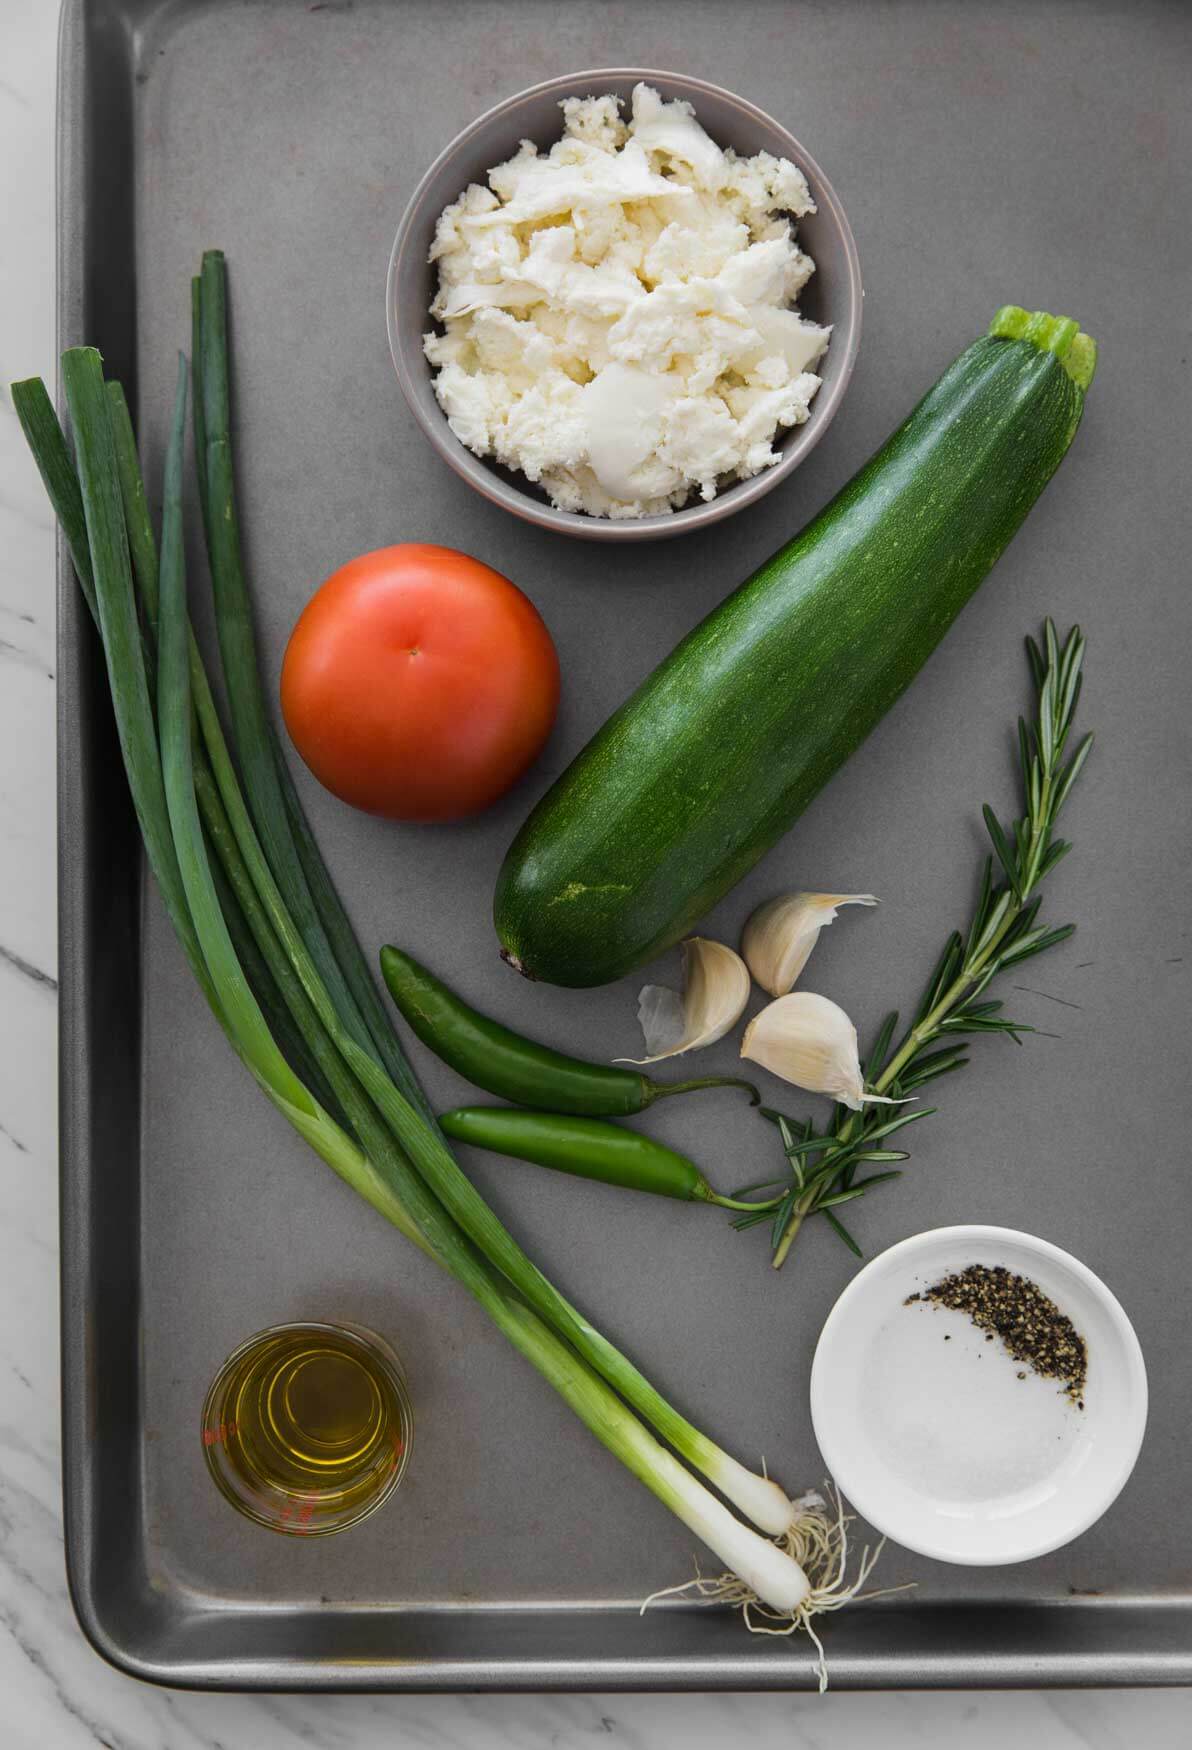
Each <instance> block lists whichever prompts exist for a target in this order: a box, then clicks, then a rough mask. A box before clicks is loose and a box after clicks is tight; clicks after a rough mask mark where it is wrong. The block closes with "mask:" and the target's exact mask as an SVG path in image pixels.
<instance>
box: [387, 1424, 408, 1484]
mask: <svg viewBox="0 0 1192 1750" xmlns="http://www.w3.org/2000/svg"><path fill="white" fill-rule="evenodd" d="M389 1439H390V1441H391V1443H392V1446H393V1457H392V1458H391V1459H390V1460H389V1475H390V1476H392V1475H393V1473H394V1471H395V1470H396V1469H397V1467H398V1465H399V1464H400V1463H401V1455H402V1453H403V1452H404V1451H405V1450H406V1443H405V1441H404V1440H403V1439H402V1437H401V1435H400V1434H391V1435H390V1436H389Z"/></svg>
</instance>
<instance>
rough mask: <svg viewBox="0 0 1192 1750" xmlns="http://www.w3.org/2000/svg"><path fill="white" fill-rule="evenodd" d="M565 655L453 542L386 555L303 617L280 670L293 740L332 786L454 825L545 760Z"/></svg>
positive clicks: (337, 580)
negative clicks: (558, 653) (542, 757)
mask: <svg viewBox="0 0 1192 1750" xmlns="http://www.w3.org/2000/svg"><path fill="white" fill-rule="evenodd" d="M558 703H559V659H558V657H557V656H556V654H555V647H554V644H553V643H552V642H551V636H550V633H549V632H548V631H547V629H546V627H545V625H544V624H543V622H542V619H541V616H540V615H539V613H538V611H537V609H536V608H535V607H534V605H533V603H532V602H530V601H529V600H528V599H527V597H526V596H524V595H523V594H522V592H521V590H520V589H517V588H516V587H515V586H514V585H513V584H512V583H510V581H509V579H508V578H507V577H502V576H501V574H500V572H499V571H493V570H492V569H491V568H490V567H489V566H487V565H482V564H481V563H480V561H479V560H478V559H470V558H469V557H468V555H467V554H466V553H456V552H453V551H452V549H451V548H450V547H428V546H422V545H416V544H413V543H411V544H409V545H406V546H400V547H382V548H380V549H379V550H378V551H377V552H376V553H364V554H362V555H361V557H360V558H359V559H353V560H352V561H351V563H350V564H348V565H345V566H344V567H343V568H342V569H341V570H339V571H336V572H335V573H333V575H332V576H331V577H329V578H328V579H327V581H326V583H325V584H323V586H322V588H321V589H319V590H318V592H317V593H316V594H315V595H314V596H313V597H312V598H311V600H310V601H309V602H308V603H307V605H306V607H305V608H304V609H303V611H302V614H301V617H300V618H299V621H298V624H297V625H296V626H295V627H294V631H293V633H292V635H291V638H290V642H289V645H288V646H287V649H286V655H285V661H284V663H283V665H282V673H281V708H282V712H283V714H284V716H285V720H286V727H287V729H288V730H289V732H290V735H291V736H292V738H293V741H294V745H295V747H296V748H297V749H298V752H299V753H300V754H301V755H302V758H303V759H304V760H305V761H306V763H307V765H308V766H309V767H310V769H311V771H312V772H313V773H314V775H315V777H316V778H318V779H319V781H320V783H322V784H325V785H326V786H327V788H328V790H330V791H332V792H333V793H334V794H335V795H336V796H339V797H341V798H342V800H343V801H344V802H350V803H352V805H353V806H354V807H356V808H364V809H367V810H368V812H369V813H370V814H385V815H388V816H390V817H391V818H392V819H394V820H455V819H458V818H459V817H460V816H461V815H465V814H475V813H476V811H477V810H478V809H481V808H486V807H487V806H488V804H489V803H490V802H495V801H496V799H497V797H498V796H500V795H501V794H502V793H503V792H504V791H506V790H507V789H508V788H509V786H510V785H511V784H513V783H514V782H516V780H517V779H518V778H519V777H520V776H521V774H522V773H523V772H524V771H525V769H526V767H527V766H528V765H529V764H530V762H531V761H532V760H533V759H534V758H535V757H536V756H537V754H538V753H539V751H540V749H541V747H542V744H543V742H544V741H545V740H546V738H547V736H548V735H549V734H550V730H551V725H552V724H553V722H554V720H555V711H556V709H557V707H558Z"/></svg>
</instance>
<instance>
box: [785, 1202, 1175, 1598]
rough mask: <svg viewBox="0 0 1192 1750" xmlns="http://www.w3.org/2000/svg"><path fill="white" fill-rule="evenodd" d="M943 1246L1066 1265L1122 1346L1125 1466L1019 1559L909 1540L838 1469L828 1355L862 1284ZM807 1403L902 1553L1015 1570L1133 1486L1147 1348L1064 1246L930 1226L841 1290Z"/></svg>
mask: <svg viewBox="0 0 1192 1750" xmlns="http://www.w3.org/2000/svg"><path fill="white" fill-rule="evenodd" d="M941 1244H943V1245H969V1244H978V1245H982V1246H986V1245H992V1246H997V1245H998V1244H1003V1245H1014V1246H1018V1247H1020V1248H1022V1249H1023V1250H1024V1251H1026V1252H1028V1253H1034V1255H1035V1256H1036V1257H1039V1258H1045V1259H1047V1261H1048V1262H1050V1263H1053V1264H1056V1265H1059V1266H1061V1267H1062V1268H1063V1269H1065V1270H1067V1271H1069V1272H1070V1273H1071V1274H1072V1275H1073V1276H1074V1277H1075V1278H1076V1280H1077V1281H1078V1282H1079V1283H1080V1285H1081V1286H1082V1287H1083V1288H1084V1289H1085V1290H1086V1292H1087V1293H1088V1294H1089V1295H1090V1297H1091V1298H1092V1299H1093V1300H1095V1301H1096V1302H1097V1303H1098V1304H1099V1305H1100V1306H1101V1308H1102V1309H1103V1310H1104V1311H1105V1313H1106V1314H1107V1315H1108V1317H1109V1321H1110V1323H1111V1325H1112V1326H1113V1329H1114V1332H1115V1334H1116V1336H1117V1337H1118V1339H1119V1341H1120V1343H1121V1346H1122V1355H1123V1362H1124V1366H1125V1371H1126V1377H1127V1381H1128V1384H1129V1387H1130V1404H1131V1410H1132V1417H1133V1427H1132V1428H1131V1429H1130V1433H1129V1437H1128V1438H1127V1440H1126V1442H1125V1444H1124V1446H1123V1452H1122V1457H1121V1460H1120V1462H1119V1463H1118V1465H1117V1467H1116V1469H1115V1470H1114V1471H1113V1472H1112V1473H1111V1474H1110V1476H1109V1477H1107V1479H1106V1481H1105V1484H1104V1487H1103V1488H1102V1489H1101V1490H1100V1491H1098V1494H1097V1496H1096V1498H1095V1500H1094V1501H1093V1504H1092V1505H1091V1507H1089V1508H1088V1509H1086V1510H1085V1511H1084V1512H1083V1513H1082V1514H1080V1515H1077V1516H1075V1517H1073V1518H1070V1519H1067V1520H1064V1521H1063V1522H1062V1526H1061V1527H1060V1528H1059V1529H1057V1530H1056V1532H1055V1533H1054V1534H1052V1533H1044V1534H1042V1535H1039V1536H1037V1537H1036V1538H1034V1539H1033V1540H1030V1541H1024V1542H1023V1543H1022V1544H1021V1545H1019V1546H1016V1547H1015V1549H1014V1551H1013V1553H1012V1554H1009V1555H1003V1554H995V1555H983V1554H976V1553H968V1552H964V1551H959V1552H958V1551H957V1550H955V1549H953V1548H950V1547H949V1546H948V1545H947V1544H946V1543H941V1542H937V1541H934V1540H933V1539H932V1538H930V1537H926V1536H923V1537H920V1536H915V1537H904V1536H903V1535H902V1532H901V1531H900V1530H899V1528H898V1527H897V1526H895V1525H891V1524H890V1523H889V1522H888V1521H886V1519H885V1516H884V1515H883V1513H882V1511H881V1502H880V1501H875V1500H874V1499H873V1497H872V1496H870V1495H868V1492H867V1491H866V1490H864V1489H863V1490H862V1491H861V1493H860V1495H858V1494H857V1493H856V1492H855V1491H853V1490H851V1489H850V1488H849V1486H848V1481H847V1479H846V1478H845V1477H844V1476H842V1475H840V1474H839V1473H840V1470H841V1469H843V1470H845V1471H847V1469H848V1464H847V1461H846V1463H845V1464H844V1466H843V1467H839V1466H837V1464H836V1463H835V1459H836V1458H837V1457H838V1456H839V1447H838V1446H837V1444H836V1441H835V1437H834V1434H833V1433H832V1432H828V1431H827V1430H828V1429H829V1427H830V1419H831V1411H830V1409H829V1408H828V1407H827V1393H826V1379H827V1371H828V1360H827V1356H828V1351H829V1349H830V1347H831V1345H832V1342H833V1339H834V1338H835V1337H836V1335H837V1333H838V1332H839V1331H840V1329H841V1326H842V1325H843V1324H844V1323H845V1321H846V1320H847V1319H848V1317H849V1316H850V1314H851V1313H852V1312H853V1311H854V1310H855V1308H856V1305H857V1302H858V1301H859V1300H860V1298H861V1297H862V1296H863V1295H864V1292H865V1289H864V1286H863V1285H864V1284H865V1282H866V1279H867V1278H869V1279H871V1280H872V1278H873V1277H874V1276H875V1275H876V1274H877V1273H878V1270H879V1267H887V1266H888V1265H889V1263H890V1261H891V1260H897V1261H898V1262H900V1263H901V1262H903V1261H905V1260H907V1259H910V1258H913V1257H914V1256H915V1255H916V1254H917V1253H919V1252H923V1251H926V1250H928V1249H929V1248H931V1247H934V1246H939V1245H941ZM809 1399H810V1409H811V1425H812V1430H813V1432H814V1434H815V1438H816V1443H817V1444H818V1446H819V1449H820V1455H821V1457H822V1458H823V1460H824V1463H825V1464H826V1465H827V1466H828V1469H829V1472H830V1474H831V1475H832V1477H833V1479H834V1481H835V1482H836V1483H837V1486H838V1487H839V1488H840V1490H841V1492H842V1494H843V1495H844V1496H845V1497H846V1498H847V1499H848V1500H849V1501H851V1502H852V1504H853V1506H854V1507H855V1508H856V1509H857V1511H858V1512H859V1513H860V1514H861V1515H862V1517H863V1518H865V1519H866V1520H868V1522H869V1523H870V1524H871V1525H873V1526H874V1527H875V1528H876V1529H877V1530H878V1531H880V1532H882V1533H883V1535H884V1536H887V1537H889V1538H890V1539H891V1541H892V1542H894V1543H897V1544H899V1545H901V1547H902V1548H903V1549H908V1550H912V1551H914V1552H915V1553H916V1554H918V1555H923V1556H928V1557H930V1558H931V1559H932V1560H933V1561H938V1562H947V1563H948V1564H949V1565H951V1566H956V1567H972V1568H992V1567H1012V1566H1014V1565H1016V1564H1017V1563H1019V1562H1027V1561H1034V1560H1035V1559H1036V1558H1037V1557H1039V1556H1045V1555H1049V1554H1050V1553H1051V1552H1052V1551H1053V1550H1057V1549H1061V1548H1062V1547H1063V1546H1064V1545H1065V1544H1068V1543H1071V1542H1073V1540H1074V1539H1075V1538H1078V1537H1081V1536H1083V1534H1084V1533H1085V1532H1086V1531H1087V1530H1088V1529H1089V1527H1090V1526H1092V1525H1095V1524H1096V1522H1097V1520H1098V1519H1100V1518H1101V1517H1102V1516H1103V1515H1104V1514H1105V1513H1107V1512H1108V1510H1109V1508H1110V1507H1111V1506H1112V1505H1113V1503H1114V1501H1116V1500H1117V1498H1118V1496H1119V1495H1120V1494H1121V1492H1122V1490H1123V1489H1124V1488H1125V1486H1126V1484H1127V1482H1128V1481H1129V1479H1130V1476H1131V1473H1132V1472H1133V1470H1134V1467H1135V1465H1136V1464H1137V1462H1138V1455H1139V1452H1140V1451H1141V1449H1142V1442H1143V1437H1144V1435H1145V1433H1146V1425H1147V1413H1148V1407H1149V1394H1148V1386H1147V1374H1146V1361H1145V1359H1144V1357H1143V1353H1142V1345H1141V1344H1140V1343H1139V1341H1138V1334H1137V1332H1136V1331H1135V1329H1134V1326H1133V1324H1132V1323H1131V1321H1130V1318H1129V1316H1128V1314H1127V1313H1126V1310H1125V1308H1124V1307H1123V1306H1122V1303H1121V1302H1120V1301H1119V1300H1118V1298H1117V1296H1116V1295H1115V1294H1114V1292H1113V1290H1112V1289H1111V1288H1109V1287H1108V1286H1107V1285H1106V1284H1105V1283H1104V1282H1103V1281H1102V1280H1101V1278H1100V1277H1099V1276H1098V1275H1097V1274H1096V1272H1095V1271H1093V1270H1090V1268H1089V1266H1088V1265H1087V1264H1084V1263H1082V1262H1081V1260H1080V1259H1079V1258H1077V1257H1074V1256H1073V1254H1072V1253H1071V1252H1066V1251H1065V1250H1064V1249H1063V1248H1062V1247H1061V1246H1057V1245H1055V1244H1053V1242H1052V1241H1051V1240H1045V1239H1041V1238H1040V1237H1039V1236H1038V1235H1037V1234H1030V1233H1025V1232H1024V1231H1023V1230H1022V1229H1020V1228H1012V1227H1000V1226H997V1225H994V1224H991V1223H986V1222H973V1223H960V1224H957V1225H953V1226H944V1227H932V1228H925V1229H924V1230H923V1231H922V1232H921V1233H917V1234H911V1235H910V1236H909V1237H908V1238H907V1239H904V1240H898V1241H897V1242H896V1243H895V1244H894V1245H892V1246H887V1247H886V1249H885V1251H883V1252H879V1253H878V1254H877V1256H876V1257H875V1258H870V1259H869V1261H868V1262H867V1263H866V1264H865V1265H864V1266H863V1267H862V1268H861V1269H860V1270H858V1272H857V1274H856V1275H855V1276H854V1277H853V1278H852V1280H851V1281H850V1282H848V1283H847V1284H846V1285H845V1287H844V1288H843V1289H842V1290H841V1293H840V1294H839V1295H838V1297H837V1299H836V1301H835V1302H834V1303H833V1306H832V1309H831V1311H830V1312H829V1314H828V1316H827V1318H826V1319H825V1320H824V1323H823V1327H822V1329H821V1330H820V1334H819V1337H818V1339H817V1341H816V1346H815V1354H814V1356H813V1357H812V1362H811V1381H810V1388H809ZM863 1497H864V1498H863ZM875 1506H876V1507H877V1509H878V1511H877V1514H876V1516H875V1514H874V1513H873V1511H872V1509H873V1508H874V1507H875Z"/></svg>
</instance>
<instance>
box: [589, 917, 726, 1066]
mask: <svg viewBox="0 0 1192 1750" xmlns="http://www.w3.org/2000/svg"><path fill="white" fill-rule="evenodd" d="M682 956H683V985H682V989H681V991H676V990H670V989H668V988H667V986H665V985H661V984H648V985H646V986H645V987H644V989H643V990H642V993H641V995H640V997H639V998H638V1006H637V1014H638V1020H639V1021H640V1022H641V1029H642V1036H643V1039H644V1041H645V1047H646V1053H647V1055H646V1056H645V1057H622V1058H618V1059H617V1060H616V1061H617V1062H618V1063H642V1064H646V1063H661V1061H662V1060H663V1058H665V1057H679V1056H681V1055H682V1054H683V1053H684V1052H685V1051H698V1050H700V1049H701V1047H703V1046H705V1045H714V1044H715V1043H716V1041H717V1040H718V1039H723V1038H724V1035H725V1034H726V1033H727V1032H728V1031H729V1030H730V1028H732V1027H735V1026H736V1024H737V1022H738V1021H739V1020H740V1019H741V1016H742V1015H743V1014H744V1012H745V1005H746V1003H747V1002H748V1001H749V969H748V967H747V966H746V965H745V962H744V961H743V960H742V959H741V956H740V955H739V954H737V953H736V952H735V951H734V950H733V949H732V948H729V947H727V946H726V944H725V943H723V942H713V941H710V940H709V939H708V938H707V937H705V936H692V937H690V938H689V940H688V941H686V942H684V943H683V947H682Z"/></svg>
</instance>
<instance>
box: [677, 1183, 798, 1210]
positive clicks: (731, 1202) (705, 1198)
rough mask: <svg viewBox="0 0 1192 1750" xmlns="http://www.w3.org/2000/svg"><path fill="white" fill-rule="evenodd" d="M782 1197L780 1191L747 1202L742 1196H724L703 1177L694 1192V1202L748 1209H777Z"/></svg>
mask: <svg viewBox="0 0 1192 1750" xmlns="http://www.w3.org/2000/svg"><path fill="white" fill-rule="evenodd" d="M782 1197H783V1193H782V1192H779V1193H778V1195H777V1196H776V1197H763V1198H762V1199H761V1200H760V1202H757V1203H747V1202H745V1201H744V1199H743V1198H740V1197H722V1196H721V1195H720V1193H719V1191H714V1190H713V1189H712V1187H711V1185H709V1184H708V1181H707V1180H706V1179H703V1180H701V1181H700V1184H699V1186H698V1188H697V1189H696V1191H695V1192H694V1193H693V1198H692V1200H693V1202H698V1203H715V1204H716V1206H717V1208H719V1209H746V1210H750V1209H752V1210H757V1209H776V1208H777V1206H778V1205H779V1204H780V1203H781V1202H782Z"/></svg>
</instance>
